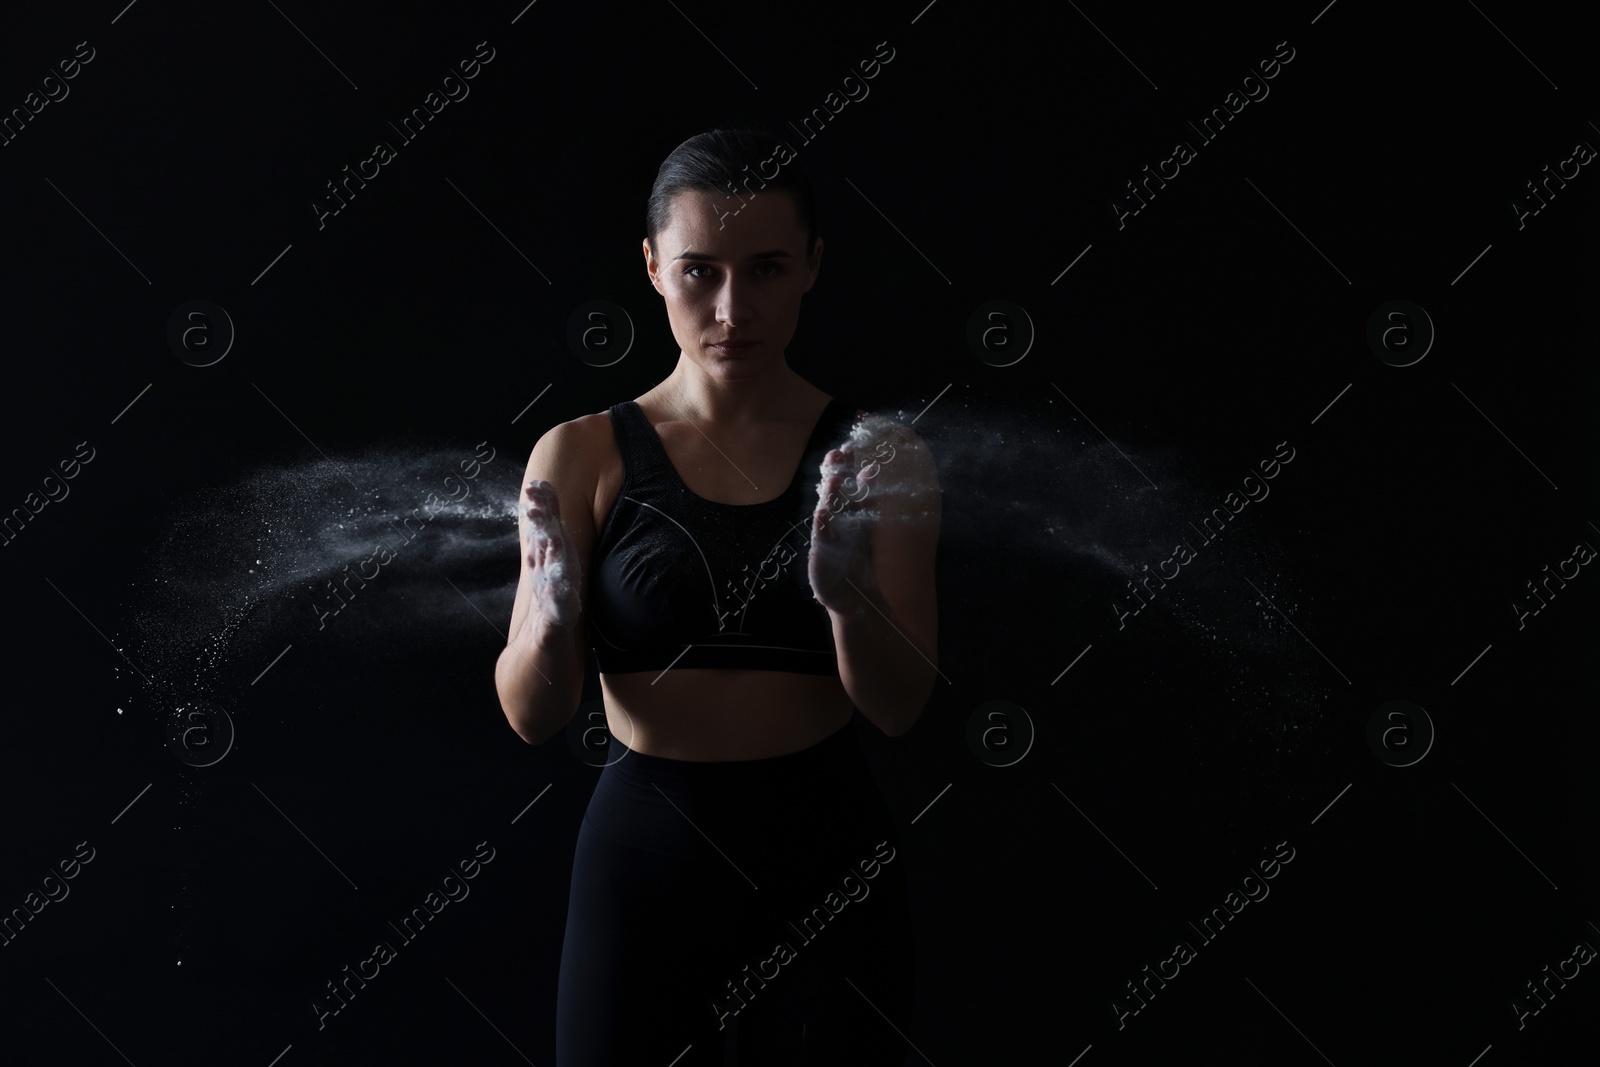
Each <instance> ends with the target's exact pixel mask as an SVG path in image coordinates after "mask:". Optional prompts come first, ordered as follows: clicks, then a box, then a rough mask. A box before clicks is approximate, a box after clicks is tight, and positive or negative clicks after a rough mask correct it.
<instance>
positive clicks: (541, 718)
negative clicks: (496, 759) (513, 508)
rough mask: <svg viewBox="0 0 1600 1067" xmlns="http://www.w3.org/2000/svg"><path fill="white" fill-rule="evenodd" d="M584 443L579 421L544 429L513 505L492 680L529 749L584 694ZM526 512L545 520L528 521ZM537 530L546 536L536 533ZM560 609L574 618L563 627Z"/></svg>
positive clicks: (587, 521) (587, 490) (587, 499)
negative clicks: (502, 629)
mask: <svg viewBox="0 0 1600 1067" xmlns="http://www.w3.org/2000/svg"><path fill="white" fill-rule="evenodd" d="M583 440H584V431H583V427H582V426H580V425H579V423H578V422H577V421H576V420H574V421H572V422H564V423H561V424H559V425H557V426H553V427H551V428H550V429H549V430H548V431H546V432H545V434H544V435H543V436H542V437H540V438H539V441H538V443H537V444H535V445H534V446H533V453H532V454H531V455H530V456H529V457H528V466H527V470H526V472H525V473H524V475H523V479H522V492H521V495H520V497H519V501H518V522H517V526H518V530H519V532H520V534H521V537H520V544H521V551H520V553H519V555H520V557H521V561H520V579H519V581H518V583H517V597H516V602H515V604H514V605H513V606H512V609H511V629H510V631H509V641H508V642H507V644H506V647H505V649H504V650H503V651H502V652H501V653H500V658H499V660H497V661H496V663H495V671H494V681H495V689H496V690H497V691H498V693H499V695H500V707H501V709H502V710H503V711H504V712H505V715H506V721H508V722H509V723H510V724H511V728H512V729H513V730H515V731H516V733H517V736H519V737H521V738H522V739H523V740H524V741H526V742H528V743H529V744H530V745H537V744H542V743H543V742H545V741H548V740H549V739H550V738H552V737H554V736H555V735H556V734H557V733H558V732H560V730H561V729H562V728H563V727H564V726H566V724H567V722H568V721H569V720H570V719H571V718H572V715H573V713H574V712H576V711H577V709H578V702H579V700H580V699H581V697H582V695H583V673H584V653H585V650H586V649H587V648H588V634H587V627H586V625H585V623H584V620H583V616H582V614H581V613H579V612H578V611H576V610H574V605H573V601H572V597H573V595H574V594H575V596H576V604H577V605H581V604H582V603H583V591H584V587H585V582H586V580H587V577H588V575H587V571H588V566H589V559H590V555H591V554H592V552H593V550H594V542H595V530H594V511H593V499H594V489H595V467H594V463H593V453H592V451H591V450H588V449H585V448H584V447H583ZM530 483H535V485H534V487H533V488H530ZM537 483H547V484H546V485H544V486H540V485H538V484H537ZM530 509H531V510H532V511H533V512H534V514H535V515H538V516H543V518H542V519H540V518H530V515H529V512H530ZM539 527H543V528H544V530H545V531H547V536H544V537H539V536H535V530H536V529H537V528H539ZM558 561H559V562H560V563H561V564H562V567H563V569H564V570H565V577H566V581H567V582H568V583H569V584H570V592H569V593H567V595H566V596H565V597H563V596H562V595H561V592H562V590H561V589H560V586H559V584H555V585H552V584H550V583H549V582H548V581H547V579H548V578H549V577H550V576H551V574H552V572H553V570H554V564H555V563H557V562H558ZM563 612H565V613H567V614H570V615H571V616H572V618H571V620H570V622H567V623H566V624H565V625H563V620H562V619H561V615H562V614H563Z"/></svg>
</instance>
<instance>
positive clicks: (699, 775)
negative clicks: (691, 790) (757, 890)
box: [605, 720, 866, 790]
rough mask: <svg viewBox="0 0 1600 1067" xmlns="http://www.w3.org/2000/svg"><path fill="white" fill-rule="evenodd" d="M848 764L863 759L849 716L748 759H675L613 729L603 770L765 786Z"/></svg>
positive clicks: (650, 778)
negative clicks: (803, 744)
mask: <svg viewBox="0 0 1600 1067" xmlns="http://www.w3.org/2000/svg"><path fill="white" fill-rule="evenodd" d="M852 764H860V765H861V766H862V767H865V765H866V760H865V757H864V756H863V755H862V753H861V745H860V742H858V741H857V740H856V736H855V723H854V721H853V720H851V721H847V722H846V723H845V724H844V725H843V726H841V727H839V729H837V730H835V731H834V732H833V733H832V734H829V735H828V736H827V737H825V738H823V739H822V740H821V741H818V742H817V743H816V744H814V745H811V746H809V747H807V748H802V749H801V750H800V751H798V752H786V753H784V754H783V755H781V756H767V757H764V758H761V759H749V760H680V759H671V758H668V757H666V756H652V755H648V754H646V753H644V752H635V751H634V750H633V749H631V748H629V747H628V746H627V745H625V744H623V743H622V742H621V741H620V740H618V739H617V737H616V736H615V735H613V736H612V738H611V746H610V751H609V752H608V754H607V764H606V767H605V770H606V771H608V772H611V773H614V774H620V775H622V776H623V777H625V778H632V779H636V780H639V781H645V782H654V783H657V784H667V783H669V782H671V783H679V784H682V785H685V786H707V787H716V786H737V787H744V786H752V787H759V788H761V789H768V790H770V789H783V788H786V787H788V786H800V785H807V784H809V785H815V784H816V783H817V782H818V780H819V778H821V777H824V776H828V775H830V774H835V773H837V772H838V771H839V770H840V769H841V768H843V767H848V766H850V765H852Z"/></svg>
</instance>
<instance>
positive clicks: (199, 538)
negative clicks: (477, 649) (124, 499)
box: [119, 446, 524, 725]
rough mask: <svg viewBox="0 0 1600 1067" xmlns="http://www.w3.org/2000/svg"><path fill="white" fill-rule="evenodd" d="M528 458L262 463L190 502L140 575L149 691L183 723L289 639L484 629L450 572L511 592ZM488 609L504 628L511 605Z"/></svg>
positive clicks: (141, 648) (138, 598) (140, 634)
mask: <svg viewBox="0 0 1600 1067" xmlns="http://www.w3.org/2000/svg"><path fill="white" fill-rule="evenodd" d="M484 456H490V457H491V458H490V459H489V461H488V462H483V457H484ZM523 462H524V460H523V458H522V457H513V456H510V455H507V454H506V453H504V452H501V453H498V454H492V451H491V450H490V449H488V448H485V449H484V451H483V452H481V453H475V452H474V451H473V450H472V448H470V447H466V446H463V447H459V448H451V449H431V450H422V449H406V450H393V449H390V450H386V451H377V450H374V451H371V452H368V453H367V454H364V455H362V456H359V457H356V458H337V459H334V460H324V459H318V460H315V461H313V462H309V463H302V464H296V465H287V466H283V465H273V466H264V467H260V468H257V469H254V470H251V471H248V472H245V473H243V474H241V475H239V476H238V477H237V478H236V479H235V480H234V481H232V482H231V483H229V484H227V485H223V486H220V487H212V488H207V489H205V490H202V491H200V492H198V493H195V494H193V495H192V496H190V497H187V498H185V499H184V500H182V501H181V502H179V504H178V505H177V506H176V508H175V510H174V511H173V513H172V514H171V515H169V516H168V517H167V519H166V522H165V524H164V525H165V530H164V533H163V535H162V536H161V537H160V539H159V541H158V542H157V543H155V544H154V545H153V546H152V547H151V549H150V554H149V558H148V560H147V567H146V574H145V575H144V576H143V577H142V578H141V579H139V580H137V581H136V582H135V583H134V600H135V606H134V610H133V612H132V613H131V618H130V620H129V623H130V629H131V634H130V635H129V638H128V641H129V644H130V646H131V648H132V649H134V650H136V651H135V652H134V653H133V655H132V658H133V660H134V662H136V663H140V664H141V665H143V664H149V666H147V667H145V673H146V674H147V675H149V676H150V679H151V684H152V686H153V687H154V692H151V693H147V694H145V695H146V696H147V697H149V698H150V699H152V700H153V701H154V703H155V705H156V706H157V707H159V708H161V709H163V710H164V711H165V712H166V714H167V715H169V716H171V717H172V718H173V719H175V718H176V717H178V716H179V715H180V714H181V709H183V708H185V707H187V706H188V705H189V704H191V703H192V702H194V701H197V700H210V701H212V702H213V703H215V704H218V705H220V706H222V707H225V708H228V709H229V710H230V712H231V711H232V710H233V707H232V706H233V704H234V700H233V695H234V694H236V693H237V692H239V691H240V690H242V689H243V688H245V687H247V686H248V685H249V684H250V682H251V680H252V679H253V678H255V677H256V676H257V675H258V672H260V671H261V670H262V669H263V668H265V667H266V666H267V665H268V664H269V663H270V662H272V660H273V657H275V656H277V655H278V654H279V653H280V652H282V651H283V649H284V647H285V645H288V644H291V643H293V644H296V645H302V644H306V643H309V642H312V641H317V640H329V639H335V640H341V641H343V640H353V641H356V642H363V641H371V640H373V635H374V634H375V633H378V632H382V633H393V632H394V631H396V630H402V631H403V630H410V629H424V630H426V631H428V632H429V633H430V634H440V633H441V632H443V631H451V632H459V633H465V632H467V631H468V630H469V629H475V628H482V629H484V630H487V629H488V626H489V624H488V623H486V622H485V621H484V618H483V616H482V615H480V614H479V612H478V610H477V609H476V608H474V607H473V604H472V603H469V602H468V601H467V600H466V599H464V598H463V596H462V595H461V593H458V592H456V590H454V589H452V588H451V587H450V584H449V582H447V581H445V579H446V578H448V579H450V580H451V581H453V582H454V583H455V584H456V585H457V586H458V587H460V588H461V589H462V592H467V593H470V592H472V591H473V589H474V588H475V587H476V588H481V587H482V585H483V584H484V578H485V576H490V577H491V578H492V576H493V575H494V574H495V573H497V572H498V574H500V575H501V576H504V577H505V580H506V583H507V585H508V588H510V589H513V590H514V587H515V581H516V574H517V571H516V568H517V527H516V518H515V505H516V499H517V481H518V480H519V478H520V476H521V473H522V468H523ZM463 464H466V465H467V466H466V468H465V471H472V472H474V473H475V475H476V476H475V477H469V476H468V474H467V473H465V471H464V469H463V466H462V465H463ZM352 482H354V483H355V485H352V484H351V483H352ZM357 486H359V487H362V488H360V489H358V488H357ZM430 492H431V493H433V494H434V496H433V498H432V501H431V502H430V499H429V493H430ZM452 497H454V499H452ZM407 519H409V520H410V521H409V524H406V522H405V520H407ZM380 548H381V549H383V550H385V551H386V553H387V561H386V562H382V563H380V562H379V560H381V559H384V556H382V555H379V550H380ZM363 561H366V562H365V565H363ZM363 575H364V576H365V581H364V582H363V580H362V577H363ZM352 576H354V577H352ZM330 583H338V584H336V585H331V584H330ZM336 594H337V595H336ZM341 598H342V599H341ZM486 613H487V614H489V615H490V618H491V621H494V622H495V624H496V625H497V626H500V627H502V628H503V627H504V626H505V624H506V622H507V620H508V618H509V602H508V605H507V612H506V613H505V614H506V615H507V618H506V619H496V618H495V617H494V614H493V613H492V612H488V611H487V610H486ZM444 636H448V634H444ZM290 654H291V655H292V654H293V653H290ZM119 677H121V678H126V679H127V680H129V681H130V682H132V683H133V684H135V685H138V686H143V681H142V680H141V679H139V678H138V676H136V675H133V674H132V672H131V671H124V672H122V673H120V674H119ZM146 688H148V687H146ZM171 721H172V719H169V725H170V724H171Z"/></svg>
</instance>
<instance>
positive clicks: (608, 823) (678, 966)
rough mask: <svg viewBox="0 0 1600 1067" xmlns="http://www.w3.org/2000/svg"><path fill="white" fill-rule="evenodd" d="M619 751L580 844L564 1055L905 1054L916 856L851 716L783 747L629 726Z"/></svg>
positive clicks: (605, 1059) (617, 1059)
mask: <svg viewBox="0 0 1600 1067" xmlns="http://www.w3.org/2000/svg"><path fill="white" fill-rule="evenodd" d="M609 759H610V760H611V762H610V763H608V764H607V765H606V766H605V768H604V769H603V770H602V771H601V773H600V780H599V782H598V783H597V784H596V786H595V790H594V795H593V797H591V799H590V801H589V808H588V811H587V812H586V813H585V815H584V818H583V825H582V827H581V828H580V829H579V832H578V843H577V851H576V855H575V857H574V861H573V867H572V891H571V898H570V900H569V903H568V906H567V926H566V936H565V940H564V942H563V944H562V949H561V977H560V986H559V990H558V993H557V998H556V1067H601V1065H605V1067H638V1065H648V1067H669V1065H671V1067H722V1065H723V1063H724V1062H725V1061H724V1056H725V1055H726V1054H729V1053H730V1052H733V1051H735V1050H736V1053H737V1059H734V1060H732V1061H731V1062H734V1063H737V1064H739V1065H740V1067H777V1065H790V1064H824V1063H825V1064H829V1065H842V1064H860V1065H869V1064H870V1065H872V1067H884V1065H889V1064H894V1065H902V1064H904V1063H905V1062H906V1054H907V1051H908V1050H909V1045H908V1044H907V1041H908V1039H909V1038H910V1029H911V1025H910V1024H911V1004H912V971H911V968H912V943H911V925H910V916H909V904H908V900H907V896H906V870H905V867H906V858H905V856H904V855H903V854H902V853H901V851H900V850H899V848H898V842H897V840H896V837H895V833H894V824H893V821H892V819H891V817H890V814H889V809H888V807H887V805H886V804H885V803H884V800H883V796H882V795H881V794H880V793H879V792H878V789H877V786H876V785H875V784H874V783H873V781H872V778H871V776H870V774H869V771H868V768H867V763H866V759H865V757H863V755H862V753H861V747H860V743H859V742H858V741H857V740H856V737H855V728H854V724H853V723H846V724H845V725H844V726H843V727H842V728H841V729H840V730H839V731H838V732H836V733H834V734H833V735H832V736H830V737H828V738H827V739H825V740H823V741H821V742H818V743H817V744H815V745H813V746H811V747H810V748H807V749H803V750H801V751H799V752H794V753H790V754H787V755H783V756H775V757H772V758H770V759H757V760H737V761H722V762H701V761H690V760H675V759H666V758H663V757H660V756H649V755H645V754H643V753H640V752H634V751H632V750H631V749H629V748H627V747H626V746H624V745H623V744H622V743H621V742H620V741H618V740H617V739H616V738H612V740H611V749H610V752H609ZM902 1035H904V1036H902ZM686 1049H687V1051H685V1050H686Z"/></svg>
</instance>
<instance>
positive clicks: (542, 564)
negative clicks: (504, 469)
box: [522, 479, 581, 631]
mask: <svg viewBox="0 0 1600 1067" xmlns="http://www.w3.org/2000/svg"><path fill="white" fill-rule="evenodd" d="M524 491H525V493H526V495H527V505H526V507H525V508H524V509H523V523H522V544H523V549H524V551H525V552H526V553H527V557H528V574H529V579H530V580H531V581H532V582H533V619H532V621H533V622H534V623H535V625H537V626H540V627H543V628H545V629H548V630H552V631H560V630H569V629H571V628H572V627H573V626H575V625H577V622H578V612H579V610H580V609H581V604H580V601H579V597H578V587H577V581H576V579H577V576H578V561H577V559H576V558H575V555H574V553H573V551H572V542H571V540H570V539H569V538H568V537H567V531H566V528H565V527H563V526H562V525H561V501H560V500H559V499H558V498H557V497H556V490H555V486H553V485H551V484H550V483H549V482H546V481H541V480H538V479H535V480H534V481H531V482H529V483H528V484H527V485H526V486H525V487H524Z"/></svg>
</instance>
